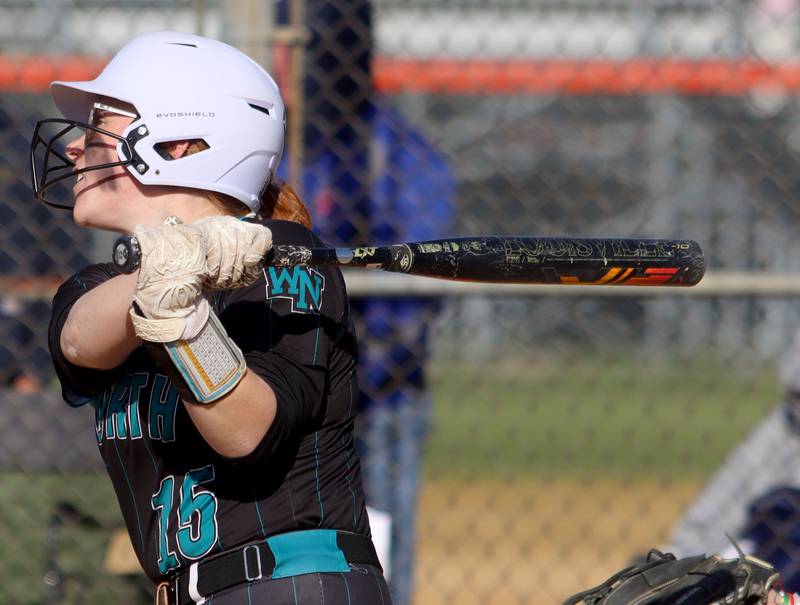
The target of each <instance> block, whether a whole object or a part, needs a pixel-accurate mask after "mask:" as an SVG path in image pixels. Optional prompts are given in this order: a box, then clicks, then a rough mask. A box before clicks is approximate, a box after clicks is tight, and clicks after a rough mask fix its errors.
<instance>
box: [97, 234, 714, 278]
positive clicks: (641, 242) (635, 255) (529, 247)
mask: <svg viewBox="0 0 800 605" xmlns="http://www.w3.org/2000/svg"><path fill="white" fill-rule="evenodd" d="M113 258H114V263H115V264H116V266H117V267H119V269H120V270H121V271H122V272H123V273H131V272H133V271H135V270H136V269H137V268H138V266H139V246H138V242H137V241H136V238H135V237H133V236H131V235H128V236H124V237H121V238H120V239H118V240H117V242H116V243H115V245H114V256H113ZM264 264H265V265H272V266H277V267H292V266H296V265H312V266H313V265H341V266H346V267H367V268H373V269H383V270H384V271H394V272H399V273H408V274H411V275H423V276H426V277H436V278H439V279H449V280H457V281H472V282H487V283H498V284H569V285H581V286H588V285H601V286H693V285H695V284H697V283H698V282H699V281H700V280H701V279H702V277H703V274H704V273H705V269H706V261H705V257H704V256H703V252H702V250H701V249H700V246H699V245H698V244H697V243H696V242H693V241H690V240H662V239H582V238H570V237H501V236H491V237H454V238H447V239H440V240H431V241H427V242H418V243H404V244H394V245H391V246H375V247H365V248H307V247H304V246H293V245H281V244H278V245H275V246H273V247H272V249H271V250H270V251H269V252H268V253H267V255H266V256H265V257H264Z"/></svg>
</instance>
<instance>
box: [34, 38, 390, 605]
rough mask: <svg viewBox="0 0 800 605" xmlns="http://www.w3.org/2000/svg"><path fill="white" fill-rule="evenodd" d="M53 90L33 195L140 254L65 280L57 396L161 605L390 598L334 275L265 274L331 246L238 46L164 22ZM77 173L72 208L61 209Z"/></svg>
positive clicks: (271, 92)
mask: <svg viewBox="0 0 800 605" xmlns="http://www.w3.org/2000/svg"><path fill="white" fill-rule="evenodd" d="M51 94H52V96H53V100H54V101H55V104H56V106H57V107H58V109H59V110H60V111H61V113H62V114H63V115H64V119H58V120H43V121H41V122H40V123H39V124H37V127H36V131H35V133H34V138H33V142H32V145H31V160H32V161H31V165H32V170H33V184H34V189H35V191H36V196H37V198H39V199H40V200H42V201H45V202H47V203H49V204H51V205H54V206H57V207H62V208H70V209H71V210H72V213H73V217H74V220H75V221H76V222H77V223H78V224H80V225H82V226H86V227H94V228H99V229H104V230H110V231H116V232H121V233H133V234H135V235H136V237H137V239H138V242H139V245H140V248H141V258H142V260H141V267H140V268H139V270H138V271H136V272H134V273H133V274H130V275H125V274H120V273H119V272H118V271H117V270H116V269H115V267H114V266H113V265H111V264H97V265H92V266H89V267H87V268H85V269H84V270H82V271H80V272H79V273H77V274H76V275H74V276H73V277H71V278H70V279H68V280H67V281H66V282H64V284H63V285H62V286H61V288H60V289H59V290H58V293H57V294H56V296H55V298H54V301H53V314H52V319H51V324H50V349H51V354H52V357H53V361H54V364H55V367H56V371H57V374H58V376H59V379H60V381H61V385H62V391H63V395H64V398H65V400H66V401H67V402H68V403H69V404H70V405H72V406H80V405H84V404H90V405H92V406H93V407H94V410H95V420H96V426H95V428H96V435H97V443H98V446H99V448H100V453H101V455H102V457H103V459H104V461H105V464H106V466H107V468H108V472H109V475H110V477H111V480H112V482H113V485H114V488H115V490H116V494H117V498H118V500H119V504H120V507H121V509H122V514H123V517H124V519H125V523H126V525H127V528H128V531H129V533H130V537H131V541H132V543H133V546H134V549H135V551H136V554H137V556H138V558H139V561H140V562H141V564H142V567H143V568H144V570H145V572H146V573H147V575H148V576H149V577H150V578H151V579H152V580H153V582H154V583H155V584H157V588H156V603H157V604H159V605H167V604H173V603H178V604H186V603H211V602H214V603H218V604H220V605H234V604H235V605H239V604H248V605H249V604H251V603H270V604H280V603H289V604H292V605H294V604H309V603H323V602H325V603H331V604H337V603H342V604H345V603H366V604H371V603H376V604H377V603H382V604H388V603H389V602H390V598H389V593H388V590H387V587H386V583H385V581H384V578H383V574H382V571H381V568H380V565H379V563H378V560H377V557H376V555H375V550H374V547H373V545H372V542H371V539H370V529H369V523H368V520H367V516H366V512H365V507H364V497H363V492H362V486H361V474H360V470H359V463H358V459H357V457H356V454H355V451H354V445H353V413H354V410H355V403H356V402H355V400H354V398H355V396H356V394H357V393H358V386H357V382H356V376H355V369H354V368H355V356H356V340H355V335H354V332H353V328H352V324H351V322H350V314H349V306H348V301H347V296H346V292H345V288H344V283H343V280H342V277H341V274H340V272H339V271H338V270H336V269H333V268H325V269H319V270H317V269H311V268H299V267H295V268H276V267H269V268H267V269H261V268H260V265H259V259H260V258H261V257H262V256H263V255H264V254H265V253H267V252H268V251H269V249H270V247H271V245H272V243H273V242H274V243H279V244H291V243H296V244H303V245H312V246H313V245H320V242H319V241H318V240H317V239H316V237H315V236H314V235H313V234H312V233H311V231H309V229H308V227H310V220H309V219H308V214H307V212H306V211H305V208H304V207H303V205H302V203H301V202H300V201H299V200H298V199H297V198H296V196H294V195H293V192H292V191H291V190H290V189H289V188H288V187H286V186H285V185H282V184H280V183H279V182H277V181H275V180H274V179H273V174H274V171H275V168H276V166H277V164H278V162H279V160H280V156H281V153H282V150H283V141H284V119H285V113H284V105H283V102H282V100H281V97H280V94H279V91H278V88H277V86H276V85H275V83H274V81H273V80H272V78H271V77H270V76H269V75H268V74H267V73H266V72H265V71H264V70H263V69H261V68H260V67H259V66H258V65H257V64H256V63H255V62H254V61H252V60H251V59H249V58H248V57H246V56H245V55H243V54H242V53H240V52H238V51H237V50H235V49H233V48H231V47H229V46H227V45H225V44H222V43H220V42H217V41H214V40H210V39H206V38H201V37H197V36H190V35H185V34H178V33H172V32H160V33H154V34H147V35H144V36H141V37H139V38H136V39H134V40H133V41H131V42H130V43H129V44H127V45H126V46H125V47H124V48H123V49H122V50H120V51H119V53H118V54H117V55H116V56H115V57H114V58H113V59H112V60H111V61H110V63H109V64H108V65H107V66H106V68H105V69H104V70H103V72H102V73H101V74H100V76H98V78H97V79H95V80H93V81H88V82H54V83H53V84H52V85H51ZM76 129H77V132H76ZM81 131H82V134H81V135H80V136H78V137H77V138H75V137H74V135H75V134H76V133H79V132H81ZM69 139H72V140H71V141H70V142H69V143H67V144H66V148H65V150H64V151H58V149H59V142H60V141H62V140H69ZM70 177H77V182H76V183H75V185H74V188H73V194H74V203H69V202H63V201H59V200H57V199H53V198H52V195H51V194H52V191H53V190H52V189H51V186H52V185H53V184H54V183H57V182H60V181H63V180H64V179H66V178H70ZM276 219H288V220H276Z"/></svg>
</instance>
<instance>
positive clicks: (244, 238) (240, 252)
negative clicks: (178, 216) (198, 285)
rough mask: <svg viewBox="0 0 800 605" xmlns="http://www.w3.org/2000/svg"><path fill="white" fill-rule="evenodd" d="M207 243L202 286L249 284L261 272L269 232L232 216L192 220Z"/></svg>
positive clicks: (269, 242) (216, 288)
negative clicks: (205, 270) (205, 268)
mask: <svg viewBox="0 0 800 605" xmlns="http://www.w3.org/2000/svg"><path fill="white" fill-rule="evenodd" d="M192 226H194V227H196V228H197V229H198V230H199V231H200V232H201V233H202V234H203V236H204V237H205V239H206V242H208V251H207V253H206V265H207V273H206V279H205V283H204V285H205V287H206V288H207V289H210V290H225V289H228V288H240V287H242V286H249V285H250V284H252V283H253V282H255V281H256V279H258V276H259V275H260V273H261V261H262V259H263V258H264V255H265V254H266V253H267V252H269V250H270V249H271V248H272V231H270V230H269V229H268V228H267V227H264V226H263V225H258V224H255V223H249V222H246V221H243V220H240V219H238V218H235V217H233V216H213V217H209V218H204V219H201V220H199V221H196V222H194V223H192Z"/></svg>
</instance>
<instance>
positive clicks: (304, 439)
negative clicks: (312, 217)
mask: <svg viewBox="0 0 800 605" xmlns="http://www.w3.org/2000/svg"><path fill="white" fill-rule="evenodd" d="M263 224H265V225H266V226H268V227H269V228H270V229H271V230H272V234H273V241H274V243H276V244H300V245H321V242H319V240H318V239H317V238H316V237H315V236H314V235H313V234H312V233H311V232H310V231H308V230H307V229H305V228H304V227H302V226H301V225H298V224H295V223H289V222H285V221H272V220H267V221H264V222H263ZM117 274H118V272H117V270H116V268H115V267H114V266H113V265H110V264H100V265H92V266H90V267H88V268H86V269H84V270H82V271H80V272H79V273H78V274H76V275H75V276H73V277H72V278H70V279H69V280H67V281H66V282H65V283H64V284H63V285H62V286H61V288H60V289H59V290H58V293H57V294H56V296H55V299H54V301H53V316H52V320H51V325H50V350H51V354H52V356H53V360H54V364H55V367H56V371H57V373H58V376H59V379H60V381H61V385H62V391H63V395H64V398H65V400H66V401H67V402H68V403H69V404H71V405H73V406H79V405H83V404H86V403H88V404H90V405H92V406H93V407H94V409H95V421H96V427H95V428H96V434H97V443H98V445H99V448H100V453H101V455H102V457H103V460H104V461H105V464H106V467H107V468H108V472H109V474H110V476H111V480H112V482H113V484H114V489H115V490H116V494H117V498H118V500H119V504H120V507H121V509H122V514H123V517H124V519H125V523H126V525H127V528H128V531H129V533H130V537H131V541H132V543H133V546H134V549H135V551H136V554H137V555H138V557H139V560H140V562H141V564H142V566H143V568H144V570H145V572H146V573H147V575H148V576H150V578H152V579H153V580H154V581H159V580H161V579H162V578H163V577H164V576H165V575H166V574H169V573H170V572H172V571H173V570H176V569H179V568H183V567H184V566H187V565H189V564H190V563H191V562H193V561H195V560H198V559H201V558H202V557H204V556H206V555H207V554H213V553H215V552H219V551H222V550H227V549H230V548H232V547H235V546H239V545H241V544H244V543H247V542H252V541H256V540H259V539H263V538H266V537H268V536H271V535H274V534H278V533H282V532H287V531H293V530H302V529H316V528H327V529H342V530H348V531H352V532H357V533H362V534H369V524H368V520H367V516H366V512H365V508H364V496H363V491H362V486H361V474H360V469H359V465H358V460H357V457H356V454H355V448H354V442H353V414H354V412H355V410H356V405H357V401H356V398H357V396H358V385H357V382H356V376H355V357H356V341H355V334H354V332H353V327H352V323H351V321H350V312H349V305H348V301H347V296H346V292H345V287H344V281H343V279H342V275H341V273H340V271H339V270H338V269H336V268H307V267H292V268H275V267H267V268H265V269H264V271H263V272H262V277H261V278H260V279H259V280H258V281H257V282H256V283H255V284H253V285H251V286H249V287H247V288H241V289H236V290H228V291H225V292H220V293H217V294H215V295H214V297H213V300H212V306H213V308H214V309H215V310H216V312H217V314H218V315H219V317H220V319H221V320H222V323H223V325H224V326H225V328H226V330H227V331H228V334H229V335H230V336H231V338H232V339H233V340H234V341H235V342H236V343H237V344H238V345H239V347H240V348H241V349H242V352H243V353H244V356H245V359H246V360H247V365H248V368H249V369H250V371H254V372H256V373H258V375H259V376H261V377H262V378H263V379H264V380H265V381H266V382H267V383H268V384H269V385H270V386H271V387H272V389H273V390H274V391H275V394H276V396H277V401H278V409H277V414H276V417H275V420H274V422H273V424H272V426H271V427H270V429H269V430H268V432H267V434H266V435H265V437H264V439H263V440H262V442H261V443H260V445H259V446H258V447H257V448H256V449H255V451H253V453H252V454H250V455H248V456H247V457H245V458H238V459H226V458H223V457H222V456H220V455H219V454H217V453H215V452H214V451H213V450H212V449H211V448H210V447H209V446H208V445H207V444H206V443H205V441H204V440H203V438H202V436H201V435H200V434H199V432H198V431H197V429H196V428H195V427H194V424H193V423H192V421H191V419H190V417H189V415H188V413H187V412H186V410H185V408H184V406H183V404H182V403H181V402H180V399H179V397H178V393H177V392H176V390H175V389H174V388H173V387H172V385H171V383H170V380H169V379H168V378H167V376H166V375H165V374H164V373H163V372H162V371H160V370H159V368H158V366H157V365H156V364H155V363H154V362H153V360H152V359H151V358H150V356H149V355H148V354H147V352H146V351H145V349H144V347H139V348H138V349H136V350H135V351H134V352H133V353H132V354H131V355H130V356H129V358H128V359H127V360H126V361H125V362H124V363H123V364H122V365H121V366H120V367H118V368H116V369H114V370H110V371H100V370H92V369H86V368H80V367H77V366H74V365H72V364H70V363H69V362H67V361H66V360H65V358H64V355H63V354H62V352H61V350H60V347H59V338H60V333H61V328H62V326H63V324H64V321H65V319H66V317H67V314H68V313H69V309H70V308H71V306H72V304H73V303H74V302H75V301H76V300H77V299H78V298H80V296H81V295H82V294H83V293H84V292H86V291H87V290H89V289H91V288H93V287H95V286H97V285H98V284H100V283H102V282H104V281H105V280H107V279H110V278H112V277H114V276H115V275H117ZM222 405H224V403H223V404H222Z"/></svg>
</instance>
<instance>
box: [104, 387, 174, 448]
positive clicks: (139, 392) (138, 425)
mask: <svg viewBox="0 0 800 605" xmlns="http://www.w3.org/2000/svg"><path fill="white" fill-rule="evenodd" d="M150 385H152V388H150V389H149V399H148V405H147V408H146V409H147V411H146V412H145V414H146V415H147V420H148V422H147V425H148V435H149V437H150V439H152V440H154V441H175V414H176V412H177V408H178V401H179V395H178V392H177V391H176V390H175V389H174V388H173V387H172V384H171V383H170V381H169V380H168V379H167V377H166V376H164V375H162V374H150V373H147V372H138V373H136V374H129V375H126V376H123V377H121V378H120V379H119V380H118V381H117V382H116V383H114V384H113V385H111V386H110V387H108V388H107V389H105V390H104V391H103V392H102V393H100V394H99V395H97V396H96V397H95V398H94V399H93V400H92V405H93V407H94V414H95V432H96V434H97V442H98V443H99V444H102V442H103V440H104V439H118V440H126V439H141V438H142V421H141V417H140V409H139V408H140V406H139V404H140V402H141V401H142V398H143V397H144V396H145V393H147V387H148V386H150Z"/></svg>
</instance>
